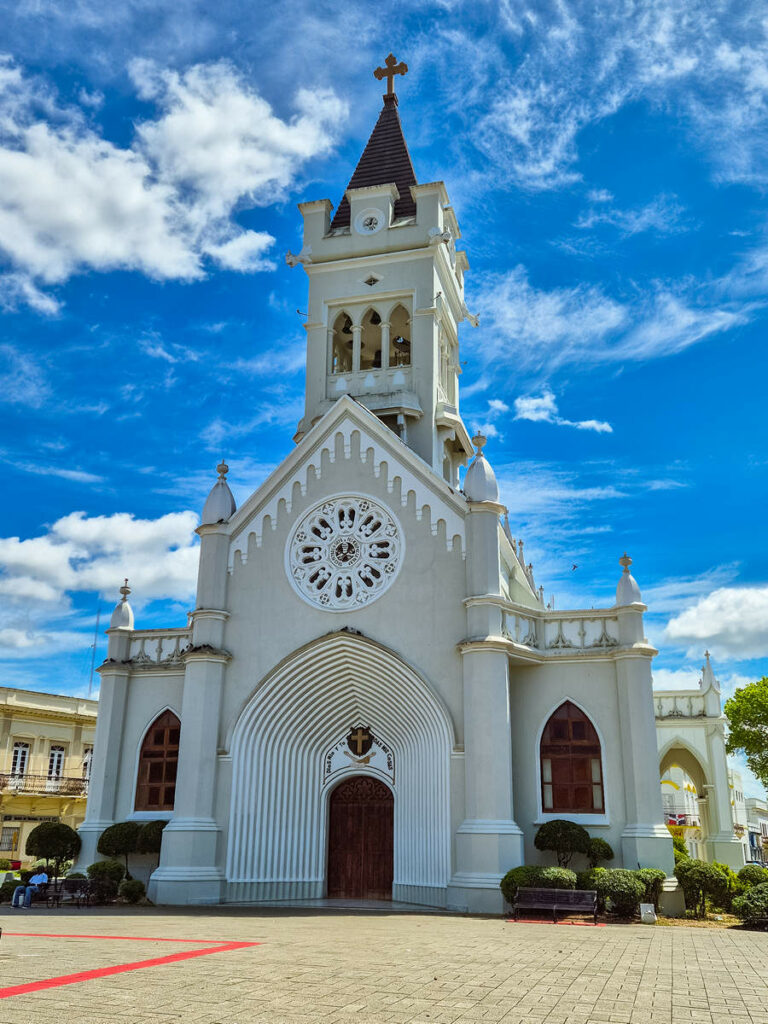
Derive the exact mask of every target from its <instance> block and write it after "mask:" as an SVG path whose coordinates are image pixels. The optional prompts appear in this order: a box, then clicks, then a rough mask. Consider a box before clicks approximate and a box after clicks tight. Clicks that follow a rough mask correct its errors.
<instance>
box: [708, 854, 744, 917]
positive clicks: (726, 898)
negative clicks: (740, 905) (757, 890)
mask: <svg viewBox="0 0 768 1024" xmlns="http://www.w3.org/2000/svg"><path fill="white" fill-rule="evenodd" d="M712 867H713V868H717V870H718V871H719V872H720V874H721V875H722V876H723V878H724V879H725V888H724V890H723V892H722V893H721V895H720V897H719V902H717V901H716V899H715V897H713V903H716V906H717V907H718V909H719V910H727V911H728V912H730V910H731V904H732V903H733V897H734V896H741V894H742V893H743V891H744V886H743V885H742V884H741V882H740V881H739V876H738V875H737V874H736V872H735V871H734V870H733V868H729V867H728V865H727V864H722V863H720V862H719V861H716V860H713V861H712Z"/></svg>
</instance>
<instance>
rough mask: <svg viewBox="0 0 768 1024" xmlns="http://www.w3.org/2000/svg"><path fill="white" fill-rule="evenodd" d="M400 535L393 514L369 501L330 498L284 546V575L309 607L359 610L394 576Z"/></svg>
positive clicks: (397, 566) (315, 510)
mask: <svg viewBox="0 0 768 1024" xmlns="http://www.w3.org/2000/svg"><path fill="white" fill-rule="evenodd" d="M402 549H403V541H402V535H401V532H400V527H399V526H398V524H397V521H396V520H395V518H394V516H393V515H392V513H391V512H389V511H387V510H386V509H385V508H384V507H383V506H381V505H379V504H378V503H377V502H375V501H372V500H371V499H370V498H334V499H332V500H329V501H324V502H323V503H322V505H317V506H316V507H315V508H313V509H312V510H311V511H309V512H308V513H307V514H306V515H305V516H304V517H303V518H302V519H301V520H300V521H299V523H298V525H297V526H296V528H295V529H294V531H293V534H292V536H291V539H290V540H289V542H288V548H287V551H286V555H287V558H286V562H287V569H288V575H289V577H290V579H291V581H292V582H293V584H294V586H295V587H296V589H297V590H298V591H299V593H300V594H301V596H302V597H303V598H304V599H305V600H306V601H309V602H310V603H311V604H315V605H318V606H319V607H320V608H328V609H330V610H334V611H344V610H348V609H355V608H361V607H363V606H364V605H366V604H370V603H371V601H375V600H376V598H377V597H379V595H380V594H383V593H384V591H385V590H386V589H387V587H388V586H389V585H390V583H391V582H392V580H394V578H395V576H396V575H397V571H398V569H399V568H400V558H401V552H402Z"/></svg>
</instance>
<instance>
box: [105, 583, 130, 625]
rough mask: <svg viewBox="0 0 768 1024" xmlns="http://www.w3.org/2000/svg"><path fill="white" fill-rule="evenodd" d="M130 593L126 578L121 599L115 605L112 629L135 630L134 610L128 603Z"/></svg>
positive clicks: (110, 622) (121, 588)
mask: <svg viewBox="0 0 768 1024" xmlns="http://www.w3.org/2000/svg"><path fill="white" fill-rule="evenodd" d="M130 592H131V588H130V587H129V586H128V580H127V578H126V580H125V582H124V583H123V585H122V587H120V594H121V598H120V600H119V601H118V602H117V604H116V605H115V610H114V611H113V612H112V618H111V619H110V620H109V628H110V629H133V608H131V606H130V604H129V603H128V595H129V594H130Z"/></svg>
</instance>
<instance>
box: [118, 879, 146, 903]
mask: <svg viewBox="0 0 768 1024" xmlns="http://www.w3.org/2000/svg"><path fill="white" fill-rule="evenodd" d="M145 892H146V890H145V888H144V883H143V882H142V881H140V880H139V879H138V878H126V879H125V880H124V881H122V882H121V883H120V888H119V889H118V893H119V895H120V899H121V900H123V901H124V902H125V903H138V902H139V900H140V899H143V898H144V893H145Z"/></svg>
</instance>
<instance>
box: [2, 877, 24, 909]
mask: <svg viewBox="0 0 768 1024" xmlns="http://www.w3.org/2000/svg"><path fill="white" fill-rule="evenodd" d="M20 884H21V883H19V882H17V881H16V880H15V879H13V878H12V879H11V880H10V881H9V882H3V883H2V884H0V903H10V902H11V900H12V899H13V894H14V892H15V891H16V886H17V885H20Z"/></svg>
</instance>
